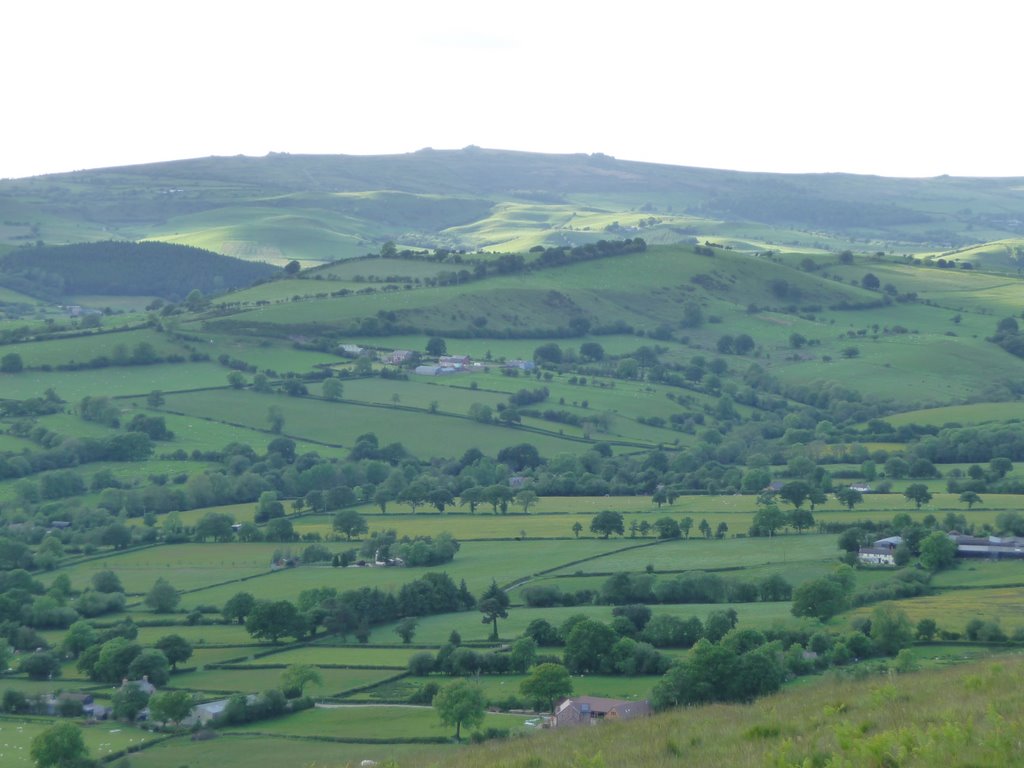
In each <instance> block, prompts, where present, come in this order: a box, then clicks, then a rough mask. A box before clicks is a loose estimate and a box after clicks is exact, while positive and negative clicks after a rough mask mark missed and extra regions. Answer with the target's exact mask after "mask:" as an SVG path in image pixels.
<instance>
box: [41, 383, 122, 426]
mask: <svg viewBox="0 0 1024 768" xmlns="http://www.w3.org/2000/svg"><path fill="white" fill-rule="evenodd" d="M57 394H60V393H59V392H58V393H57ZM77 405H78V403H77V402H76V403H68V405H65V406H64V408H65V410H64V411H61V412H60V413H49V414H47V415H45V416H40V417H38V418H37V419H36V423H37V424H39V425H40V426H43V427H46V428H47V429H48V430H50V431H51V432H56V433H57V434H58V435H64V436H67V437H110V436H111V435H116V434H117V433H118V430H116V429H113V428H111V427H108V426H106V425H105V424H99V423H98V422H95V421H85V420H84V419H83V418H81V417H80V416H78V415H77V414H75V413H73V412H72V410H73V409H74V408H75V407H76V406H77ZM118 405H120V403H118Z"/></svg>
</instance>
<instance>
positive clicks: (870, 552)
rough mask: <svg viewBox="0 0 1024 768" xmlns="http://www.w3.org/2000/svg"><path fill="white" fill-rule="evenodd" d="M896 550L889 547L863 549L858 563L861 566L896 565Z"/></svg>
mask: <svg viewBox="0 0 1024 768" xmlns="http://www.w3.org/2000/svg"><path fill="white" fill-rule="evenodd" d="M893 552H894V550H892V549H889V548H888V547H861V548H860V550H858V552H857V561H858V562H859V563H860V564H861V565H896V557H895V555H894V554H893Z"/></svg>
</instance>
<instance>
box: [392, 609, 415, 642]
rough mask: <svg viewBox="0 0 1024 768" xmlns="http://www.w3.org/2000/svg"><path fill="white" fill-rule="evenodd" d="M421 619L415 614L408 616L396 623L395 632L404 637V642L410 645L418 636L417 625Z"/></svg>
mask: <svg viewBox="0 0 1024 768" xmlns="http://www.w3.org/2000/svg"><path fill="white" fill-rule="evenodd" d="M417 624H419V621H418V620H417V619H416V617H415V616H407V617H406V618H404V619H402V620H401V621H400V622H398V624H396V625H395V634H396V635H398V636H399V637H400V638H402V642H403V643H404V644H405V645H408V644H409V643H411V642H412V639H413V637H415V636H416V625H417Z"/></svg>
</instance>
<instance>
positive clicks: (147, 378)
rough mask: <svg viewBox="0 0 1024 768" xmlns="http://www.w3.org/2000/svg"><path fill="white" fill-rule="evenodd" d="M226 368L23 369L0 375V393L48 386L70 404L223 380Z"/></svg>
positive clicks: (28, 393) (30, 393)
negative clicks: (0, 380) (0, 383)
mask: <svg viewBox="0 0 1024 768" xmlns="http://www.w3.org/2000/svg"><path fill="white" fill-rule="evenodd" d="M227 374H228V370H227V369H226V368H224V367H222V366H220V365H217V364H216V363H161V364H158V365H135V366H128V367H118V368H98V369H90V370H86V371H50V372H42V371H23V372H22V373H19V374H17V375H15V376H5V377H4V396H5V397H10V398H14V399H19V400H24V399H26V398H29V397H38V396H39V395H41V394H42V393H43V392H45V391H46V390H47V389H50V388H51V387H52V388H53V389H54V390H56V392H57V394H59V395H60V396H61V397H62V398H64V399H65V400H67V401H68V402H70V403H77V402H78V401H79V400H81V399H82V398H83V397H86V396H87V395H93V396H96V395H107V396H123V395H147V394H149V393H150V392H152V391H153V390H154V389H159V390H162V391H164V392H169V391H172V390H177V389H192V388H195V387H219V386H224V385H225V384H226V383H227Z"/></svg>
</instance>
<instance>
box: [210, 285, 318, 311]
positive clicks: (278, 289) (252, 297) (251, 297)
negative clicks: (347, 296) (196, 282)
mask: <svg viewBox="0 0 1024 768" xmlns="http://www.w3.org/2000/svg"><path fill="white" fill-rule="evenodd" d="M335 290H337V288H335V287H332V283H330V282H325V281H322V280H300V279H298V278H291V279H284V280H273V281H271V282H268V283H261V284H260V285H254V286H253V287H252V288H244V289H242V290H240V291H233V292H232V293H226V294H224V295H223V296H218V297H217V298H215V299H214V300H213V304H214V305H220V304H243V305H244V304H254V303H255V302H257V301H271V302H279V301H292V300H293V297H295V296H299V297H301V298H305V297H307V296H315V295H317V294H323V295H324V296H326V295H327V294H329V293H330V292H331V291H335Z"/></svg>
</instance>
